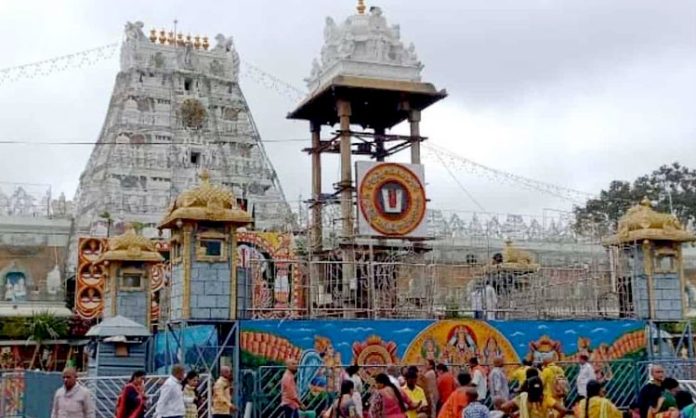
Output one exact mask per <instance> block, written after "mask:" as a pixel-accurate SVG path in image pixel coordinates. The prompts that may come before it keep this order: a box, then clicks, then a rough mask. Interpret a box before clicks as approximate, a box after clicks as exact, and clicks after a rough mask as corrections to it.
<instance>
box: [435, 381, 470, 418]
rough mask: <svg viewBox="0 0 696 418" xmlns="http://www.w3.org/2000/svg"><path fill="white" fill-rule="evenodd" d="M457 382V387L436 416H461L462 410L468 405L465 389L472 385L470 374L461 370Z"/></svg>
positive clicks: (454, 417) (446, 417) (455, 417)
mask: <svg viewBox="0 0 696 418" xmlns="http://www.w3.org/2000/svg"><path fill="white" fill-rule="evenodd" d="M457 382H459V387H458V388H457V390H455V391H454V392H453V393H452V396H450V397H449V399H447V402H445V404H444V405H442V409H441V410H440V413H439V414H438V415H437V418H461V416H462V411H463V410H464V408H466V407H467V405H469V396H468V395H467V391H470V390H471V389H472V388H473V387H474V386H472V385H471V375H470V374H469V373H467V372H461V373H459V374H458V375H457Z"/></svg>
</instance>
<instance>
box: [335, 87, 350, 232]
mask: <svg viewBox="0 0 696 418" xmlns="http://www.w3.org/2000/svg"><path fill="white" fill-rule="evenodd" d="M337 105H338V106H337V107H338V117H339V118H340V123H341V182H340V190H341V218H342V235H343V239H344V241H350V240H351V239H352V238H353V181H352V180H353V179H352V177H353V174H352V167H351V160H352V158H351V138H350V116H351V108H350V102H348V101H346V100H339V101H338V103H337Z"/></svg>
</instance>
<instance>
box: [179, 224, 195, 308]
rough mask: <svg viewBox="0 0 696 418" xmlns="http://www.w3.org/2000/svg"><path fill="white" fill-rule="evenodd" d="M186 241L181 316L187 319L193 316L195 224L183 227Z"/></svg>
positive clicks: (182, 257) (183, 258)
mask: <svg viewBox="0 0 696 418" xmlns="http://www.w3.org/2000/svg"><path fill="white" fill-rule="evenodd" d="M183 235H184V239H183V241H184V243H183V246H182V254H181V262H182V264H183V269H184V280H183V283H182V287H183V295H182V299H181V316H182V317H183V318H185V319H188V318H190V317H191V257H192V256H193V246H192V243H191V239H192V235H193V225H191V224H189V223H187V224H186V225H184V228H183Z"/></svg>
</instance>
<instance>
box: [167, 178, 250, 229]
mask: <svg viewBox="0 0 696 418" xmlns="http://www.w3.org/2000/svg"><path fill="white" fill-rule="evenodd" d="M200 179H201V181H200V183H199V184H198V186H196V187H194V188H192V189H189V190H186V191H185V192H183V193H181V194H180V195H179V197H177V198H176V200H175V201H174V203H173V204H172V205H171V206H170V207H169V209H167V214H166V216H165V217H164V219H163V220H162V222H161V223H160V224H159V227H160V228H171V227H172V225H175V223H176V221H177V220H187V219H188V220H196V221H216V222H228V223H233V224H236V225H238V226H242V225H246V224H248V223H250V222H251V216H250V215H249V214H248V213H247V212H246V211H244V210H242V209H241V208H240V207H239V206H238V205H237V199H235V197H234V193H232V191H231V190H229V189H226V188H225V187H222V186H219V185H215V184H211V183H210V174H208V171H207V170H204V171H203V172H202V173H201V175H200Z"/></svg>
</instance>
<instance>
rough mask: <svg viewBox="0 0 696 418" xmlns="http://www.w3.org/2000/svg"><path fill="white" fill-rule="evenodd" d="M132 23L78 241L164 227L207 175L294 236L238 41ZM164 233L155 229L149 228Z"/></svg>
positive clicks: (269, 224) (83, 185)
mask: <svg viewBox="0 0 696 418" xmlns="http://www.w3.org/2000/svg"><path fill="white" fill-rule="evenodd" d="M142 29H143V24H142V23H141V22H136V23H127V24H126V30H125V40H124V43H123V46H122V49H121V71H120V72H119V73H118V75H117V76H116V83H115V86H114V90H113V94H112V96H111V101H110V103H109V108H108V111H107V114H106V120H105V121H104V125H103V127H102V131H101V133H100V135H99V139H98V142H97V144H96V146H95V147H94V149H93V151H92V155H91V156H90V159H89V162H88V163H87V166H86V167H85V170H84V172H83V173H82V176H81V177H80V185H79V188H78V191H77V195H76V211H75V216H76V219H75V221H76V231H75V234H76V235H84V234H88V233H92V234H94V233H95V230H94V226H95V222H99V221H101V222H103V221H104V219H103V218H105V217H106V216H103V215H105V213H108V215H109V216H108V217H109V218H110V219H111V220H113V221H119V220H123V221H127V222H137V223H140V224H144V226H145V227H146V228H147V227H149V226H154V225H156V224H157V222H158V221H159V220H160V219H161V218H162V216H163V214H164V213H165V211H166V209H167V207H168V206H169V204H170V202H171V201H172V199H174V198H176V196H178V195H179V194H180V193H181V192H183V191H184V190H186V189H188V188H191V187H192V186H193V185H195V184H196V179H197V174H198V173H199V172H200V171H201V170H202V169H204V168H205V169H207V170H208V171H209V172H210V177H211V181H214V182H216V183H219V184H223V185H225V186H227V187H229V188H230V189H232V191H233V192H234V194H235V196H237V197H238V198H239V199H240V202H239V203H240V205H241V206H242V207H244V208H245V209H247V210H248V212H249V213H251V214H252V215H253V217H254V227H255V228H256V229H286V227H287V225H288V223H289V222H290V214H291V212H290V208H289V206H288V204H287V201H286V200H285V197H284V195H283V191H282V189H281V186H280V183H279V181H278V178H277V175H276V172H275V170H274V169H273V166H272V165H271V163H270V161H269V159H268V157H267V156H266V153H265V151H264V148H263V145H262V143H261V138H260V136H259V133H258V130H257V129H256V126H255V124H254V120H253V118H252V116H251V112H250V110H249V107H248V105H247V102H246V100H245V98H244V95H243V94H242V91H241V89H240V86H239V83H238V76H239V55H238V54H237V52H236V50H235V48H234V44H233V42H232V38H227V37H225V36H223V35H217V36H216V37H215V40H214V43H215V45H210V44H209V41H208V38H207V37H199V36H195V37H191V36H190V35H188V36H184V35H183V34H181V33H179V34H177V33H174V32H168V33H167V32H165V31H163V30H162V31H155V30H152V31H151V32H150V33H149V35H145V34H144V33H143V30H142ZM147 230H149V231H154V229H149V228H147V229H146V230H145V233H146V234H147Z"/></svg>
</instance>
